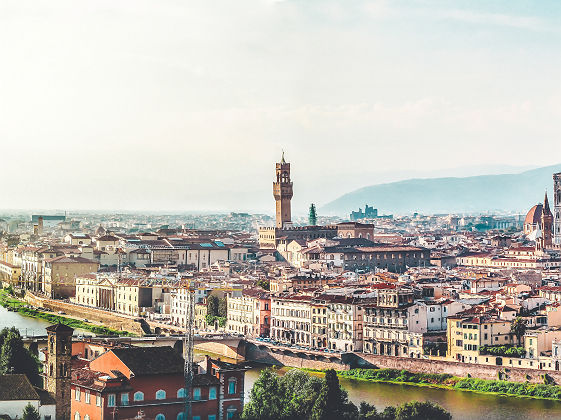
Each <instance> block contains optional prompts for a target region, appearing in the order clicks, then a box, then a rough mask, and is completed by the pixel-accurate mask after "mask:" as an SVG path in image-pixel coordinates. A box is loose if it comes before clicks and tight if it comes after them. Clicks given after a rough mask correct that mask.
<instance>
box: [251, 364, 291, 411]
mask: <svg viewBox="0 0 561 420" xmlns="http://www.w3.org/2000/svg"><path fill="white" fill-rule="evenodd" d="M285 403H286V389H285V388H284V386H283V383H282V381H281V380H280V378H279V376H278V375H277V374H276V373H275V372H273V370H272V369H265V370H263V371H261V374H260V375H259V378H258V379H257V381H255V384H253V388H251V392H250V400H249V402H248V403H247V404H246V405H245V407H244V410H243V414H242V419H243V420H268V419H279V420H284V419H286V413H285V408H286V407H285Z"/></svg>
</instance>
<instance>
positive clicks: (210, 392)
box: [208, 386, 216, 400]
mask: <svg viewBox="0 0 561 420" xmlns="http://www.w3.org/2000/svg"><path fill="white" fill-rule="evenodd" d="M208 399H209V400H215V399H216V387H214V386H213V387H210V388H209V390H208Z"/></svg>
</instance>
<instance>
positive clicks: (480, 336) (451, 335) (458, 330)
mask: <svg viewBox="0 0 561 420" xmlns="http://www.w3.org/2000/svg"><path fill="white" fill-rule="evenodd" d="M511 323H512V321H509V320H504V319H500V318H498V317H497V316H496V315H493V314H491V313H482V314H477V313H473V311H470V310H468V311H464V312H460V313H458V314H456V315H452V316H449V317H448V319H447V324H448V328H447V331H446V336H447V341H448V357H449V358H450V359H453V360H457V361H461V362H465V363H480V362H482V360H481V356H480V348H481V346H484V345H485V346H495V345H512V344H514V340H513V334H512V333H511V332H510V327H511Z"/></svg>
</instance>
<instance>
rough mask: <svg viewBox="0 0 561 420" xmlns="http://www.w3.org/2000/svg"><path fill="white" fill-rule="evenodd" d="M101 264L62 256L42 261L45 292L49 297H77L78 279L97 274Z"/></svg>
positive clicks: (80, 258)
mask: <svg viewBox="0 0 561 420" xmlns="http://www.w3.org/2000/svg"><path fill="white" fill-rule="evenodd" d="M98 269H99V264H98V263H97V262H95V261H92V260H88V259H86V258H82V257H66V256H64V255H63V256H60V257H55V258H48V259H46V260H43V261H42V273H43V279H42V280H43V290H44V291H45V293H46V294H47V296H50V297H54V298H69V297H73V296H75V295H76V277H80V276H83V275H84V274H89V273H95V272H97V270H98Z"/></svg>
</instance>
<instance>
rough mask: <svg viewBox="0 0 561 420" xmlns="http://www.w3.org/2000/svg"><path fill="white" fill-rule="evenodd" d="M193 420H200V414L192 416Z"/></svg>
mask: <svg viewBox="0 0 561 420" xmlns="http://www.w3.org/2000/svg"><path fill="white" fill-rule="evenodd" d="M193 420H201V416H193Z"/></svg>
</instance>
